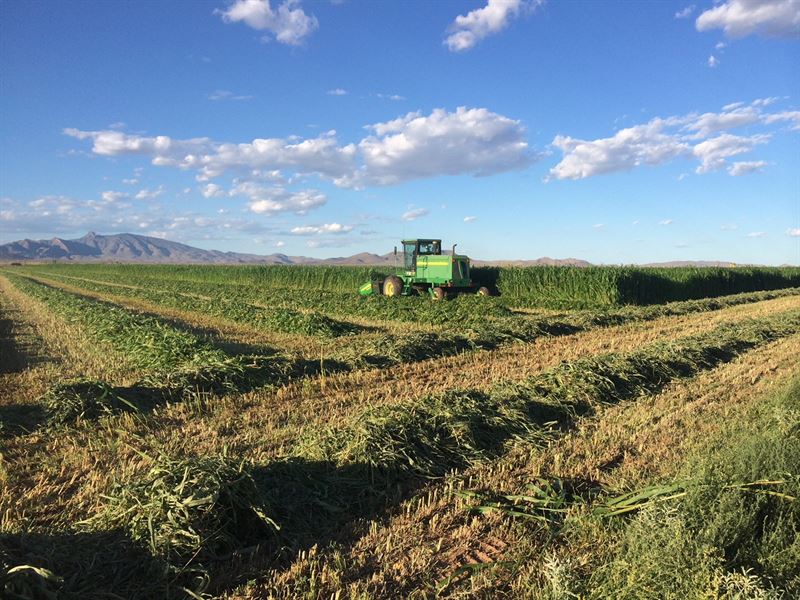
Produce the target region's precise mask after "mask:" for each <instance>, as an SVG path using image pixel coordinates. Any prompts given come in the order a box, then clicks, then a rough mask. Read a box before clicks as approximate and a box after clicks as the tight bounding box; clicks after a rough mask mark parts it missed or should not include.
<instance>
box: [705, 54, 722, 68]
mask: <svg viewBox="0 0 800 600" xmlns="http://www.w3.org/2000/svg"><path fill="white" fill-rule="evenodd" d="M708 66H709V68H711V69H716V68H717V67H718V66H719V59H718V58H717V57H716V56H714V55H713V54H712V55H711V56H709V57H708Z"/></svg>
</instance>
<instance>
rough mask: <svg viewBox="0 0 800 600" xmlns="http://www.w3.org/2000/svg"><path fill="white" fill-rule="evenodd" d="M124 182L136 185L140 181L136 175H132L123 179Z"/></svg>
mask: <svg viewBox="0 0 800 600" xmlns="http://www.w3.org/2000/svg"><path fill="white" fill-rule="evenodd" d="M122 183H124V184H125V185H136V184H137V183H139V180H138V179H136V178H135V177H132V178H130V179H123V180H122Z"/></svg>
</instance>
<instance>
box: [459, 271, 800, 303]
mask: <svg viewBox="0 0 800 600" xmlns="http://www.w3.org/2000/svg"><path fill="white" fill-rule="evenodd" d="M473 276H474V278H475V279H477V280H478V281H480V282H481V283H483V284H485V285H489V286H491V287H494V288H495V289H497V290H498V291H499V292H500V293H501V295H502V296H503V297H504V298H505V301H506V302H508V303H510V304H515V305H522V306H547V307H553V308H587V307H596V306H614V305H625V304H637V305H644V304H660V303H664V302H675V301H680V300H691V299H698V298H712V297H717V296H725V295H729V294H738V293H742V292H755V291H762V290H776V289H781V288H787V287H796V286H800V268H797V267H781V268H768V267H735V268H721V267H720V268H717V267H678V268H646V267H586V268H581V267H546V266H542V267H524V268H493V267H486V268H477V269H474V270H473Z"/></svg>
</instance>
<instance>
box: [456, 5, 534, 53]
mask: <svg viewBox="0 0 800 600" xmlns="http://www.w3.org/2000/svg"><path fill="white" fill-rule="evenodd" d="M542 2H543V0H486V6H484V7H482V8H476V9H475V10H473V11H470V12H469V13H467V14H466V15H458V16H457V17H456V19H455V21H453V23H452V25H450V27H449V28H448V31H450V32H451V33H450V35H448V36H447V37H446V38H445V40H444V44H445V45H446V46H447V48H448V49H449V50H450V51H451V52H463V51H464V50H469V49H470V48H472V47H473V46H474V45H475V44H477V43H478V42H479V41H481V40H482V39H484V38H486V37H488V36H490V35H492V34H495V33H498V32H500V31H502V30H503V29H505V28H506V27H507V26H508V24H509V22H510V21H511V19H514V18H516V17H518V16H519V15H520V13H521V12H523V11H525V10H532V9H533V8H535V7H537V6H539V5H540V4H542Z"/></svg>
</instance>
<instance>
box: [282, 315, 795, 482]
mask: <svg viewBox="0 0 800 600" xmlns="http://www.w3.org/2000/svg"><path fill="white" fill-rule="evenodd" d="M797 331H800V313H796V312H792V313H788V314H783V315H778V316H776V317H770V318H767V319H761V320H751V321H745V322H743V323H737V324H735V325H727V324H726V325H722V326H720V327H718V328H716V329H715V330H713V331H711V332H709V333H706V334H702V335H699V336H692V337H688V338H684V339H681V340H677V341H675V342H669V343H666V342H665V343H656V344H652V345H650V346H648V347H646V348H645V349H643V350H641V351H638V352H634V353H630V354H623V355H614V354H610V355H606V356H600V357H593V358H588V359H583V360H578V361H575V362H572V363H564V364H563V365H561V366H559V367H557V368H555V369H553V370H550V371H547V372H545V373H543V374H541V375H537V376H535V377H532V378H530V379H528V380H527V381H524V382H521V383H515V384H500V385H497V386H495V387H494V388H493V389H492V390H491V391H490V392H488V393H482V392H477V391H472V390H463V391H459V390H454V391H449V392H446V393H444V394H437V395H432V396H424V397H422V398H418V399H416V400H414V401H412V402H405V403H402V404H396V405H392V406H382V407H378V408H371V409H368V410H366V411H365V412H363V413H362V414H361V415H359V416H357V417H356V418H354V420H353V422H352V423H351V424H350V426H349V427H346V428H342V429H338V430H327V431H323V432H321V433H317V434H315V435H312V436H310V437H308V438H305V439H303V440H301V441H300V442H299V444H298V448H297V452H298V454H299V455H301V456H303V457H304V458H308V459H312V460H317V461H322V460H325V461H330V462H332V463H334V464H339V465H341V464H348V463H353V464H361V465H366V466H368V467H369V468H370V469H373V470H378V471H386V472H389V473H394V472H407V473H408V472H411V473H413V474H415V475H417V476H422V477H432V476H439V475H441V474H443V473H444V472H446V471H447V470H449V469H452V468H461V467H463V466H465V465H467V464H470V463H472V462H474V461H476V460H480V459H482V458H485V457H487V456H496V455H497V454H498V453H499V452H501V451H502V450H503V447H504V444H505V442H506V441H507V440H508V439H511V438H521V437H525V438H527V439H529V440H531V441H533V442H535V441H536V440H537V439H538V440H541V439H543V438H544V439H546V438H547V431H548V429H549V428H550V427H552V426H553V425H556V424H566V423H568V422H570V421H571V420H573V419H574V418H575V417H576V416H577V415H580V414H583V413H586V412H589V411H591V410H593V407H594V406H595V405H597V404H603V403H611V402H618V401H621V400H624V399H628V398H633V397H636V396H638V395H640V394H649V393H653V392H655V391H657V390H659V389H661V388H662V387H663V386H664V385H666V384H667V383H669V382H670V381H671V380H673V379H676V378H679V377H689V376H692V375H694V374H695V373H697V372H699V371H700V370H703V369H710V368H713V367H714V366H715V365H717V364H719V363H721V362H724V361H728V360H731V359H732V358H734V357H735V356H736V355H737V354H739V353H741V352H744V351H746V350H748V349H750V348H753V347H756V346H758V345H761V344H764V343H766V342H768V341H770V340H774V339H778V338H780V337H783V336H787V335H791V334H793V333H796V332H797Z"/></svg>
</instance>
